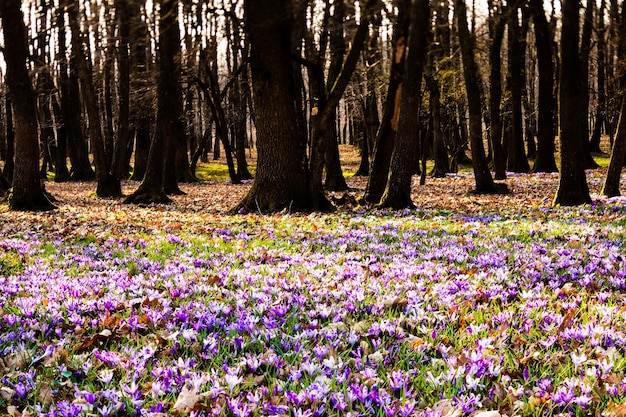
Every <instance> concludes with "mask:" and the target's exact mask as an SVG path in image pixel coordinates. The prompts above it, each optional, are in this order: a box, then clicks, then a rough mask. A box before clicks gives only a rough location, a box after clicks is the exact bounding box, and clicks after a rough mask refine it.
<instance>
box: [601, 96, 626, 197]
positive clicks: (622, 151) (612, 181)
mask: <svg viewBox="0 0 626 417" xmlns="http://www.w3.org/2000/svg"><path fill="white" fill-rule="evenodd" d="M625 158H626V96H624V97H622V105H621V109H620V117H619V121H618V123H617V133H616V135H615V143H614V144H613V149H612V151H611V160H610V161H609V167H608V169H607V171H606V177H605V178H604V185H603V187H602V191H601V193H602V195H605V196H607V197H617V196H620V195H621V193H620V190H619V183H620V177H621V174H622V167H623V166H624V160H625Z"/></svg>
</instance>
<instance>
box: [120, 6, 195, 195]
mask: <svg viewBox="0 0 626 417" xmlns="http://www.w3.org/2000/svg"><path fill="white" fill-rule="evenodd" d="M177 10H178V0H161V1H160V9H159V27H160V32H159V77H158V81H157V94H158V103H157V126H156V132H155V134H154V138H153V140H152V143H151V144H150V151H149V154H148V164H147V167H146V174H145V175H144V178H143V181H142V182H141V184H140V185H139V187H138V188H137V190H135V192H133V193H132V194H130V195H129V196H128V197H127V198H126V200H125V201H124V203H135V204H146V203H169V202H171V201H172V200H171V199H170V198H169V197H168V196H167V194H166V193H177V192H178V191H180V190H178V185H177V184H176V168H175V167H176V165H175V159H174V156H175V154H174V152H175V149H176V148H175V146H176V142H175V141H176V140H177V139H176V138H178V136H179V135H180V132H181V130H183V131H184V127H183V126H182V121H181V112H182V101H181V100H182V95H181V91H180V86H179V74H180V65H181V62H180V32H179V28H178V13H177ZM168 177H169V178H168ZM172 178H173V182H174V184H172Z"/></svg>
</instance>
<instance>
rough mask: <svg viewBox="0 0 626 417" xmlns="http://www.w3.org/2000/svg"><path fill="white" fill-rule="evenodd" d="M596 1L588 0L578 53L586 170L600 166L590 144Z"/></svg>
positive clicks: (582, 138) (581, 129)
mask: <svg viewBox="0 0 626 417" xmlns="http://www.w3.org/2000/svg"><path fill="white" fill-rule="evenodd" d="M594 4H595V0H587V7H586V8H585V18H584V23H583V29H582V34H581V40H580V50H579V52H578V66H579V67H580V68H579V70H578V78H579V86H578V88H579V95H578V109H579V111H578V118H579V126H580V127H579V135H581V141H582V145H583V149H582V152H581V155H580V156H581V158H583V164H584V166H585V168H598V167H599V165H598V163H597V162H596V161H594V159H593V156H592V155H591V145H590V143H589V139H590V135H589V55H590V53H591V35H592V32H593V9H594Z"/></svg>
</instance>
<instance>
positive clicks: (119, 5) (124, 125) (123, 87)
mask: <svg viewBox="0 0 626 417" xmlns="http://www.w3.org/2000/svg"><path fill="white" fill-rule="evenodd" d="M115 11H116V16H117V18H118V27H119V39H120V45H119V52H118V54H119V55H118V74H119V75H118V76H119V86H118V93H117V95H118V97H119V115H118V130H117V136H116V141H115V146H114V148H115V149H114V153H113V162H112V164H111V165H112V167H111V170H112V172H113V175H115V176H116V177H117V178H128V177H129V176H130V172H129V166H128V162H127V161H128V158H129V153H130V151H131V149H129V146H128V144H129V141H130V134H131V129H130V56H129V49H130V18H129V14H130V12H129V8H128V7H127V3H126V2H125V1H122V0H115Z"/></svg>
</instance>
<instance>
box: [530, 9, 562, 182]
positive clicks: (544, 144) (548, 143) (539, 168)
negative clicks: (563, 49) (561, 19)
mask: <svg viewBox="0 0 626 417" xmlns="http://www.w3.org/2000/svg"><path fill="white" fill-rule="evenodd" d="M529 6H530V13H531V15H532V18H533V26H534V28H535V42H536V46H537V72H538V76H539V91H538V110H537V112H538V116H537V157H536V158H535V163H534V165H533V172H557V171H558V169H557V167H556V160H555V158H554V110H555V109H554V106H553V104H554V69H553V64H552V36H551V35H550V26H549V24H548V20H547V19H546V15H545V12H544V10H543V3H542V2H541V0H530V3H529Z"/></svg>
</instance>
